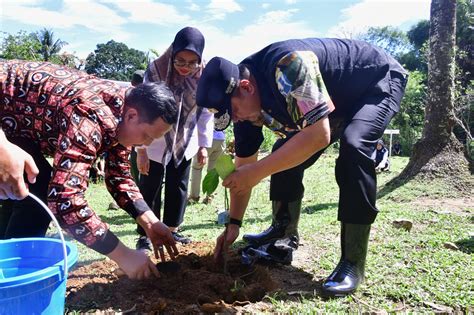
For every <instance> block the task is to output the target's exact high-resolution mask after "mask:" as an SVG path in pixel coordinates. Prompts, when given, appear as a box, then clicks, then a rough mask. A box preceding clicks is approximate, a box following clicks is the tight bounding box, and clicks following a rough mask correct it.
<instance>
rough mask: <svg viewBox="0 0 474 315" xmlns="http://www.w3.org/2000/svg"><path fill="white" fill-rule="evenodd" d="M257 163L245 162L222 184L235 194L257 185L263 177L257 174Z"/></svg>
mask: <svg viewBox="0 0 474 315" xmlns="http://www.w3.org/2000/svg"><path fill="white" fill-rule="evenodd" d="M254 165H255V164H245V165H242V166H240V167H239V168H238V169H236V170H235V171H234V172H233V173H231V174H230V175H228V176H227V177H226V178H225V179H224V181H223V182H222V185H223V186H224V187H226V188H229V189H230V192H231V193H233V194H238V195H240V194H242V193H245V192H247V191H249V190H250V189H252V188H253V187H254V186H256V185H257V184H258V183H259V182H260V180H261V178H260V177H258V176H257V175H256V174H257V172H256V170H255V167H254Z"/></svg>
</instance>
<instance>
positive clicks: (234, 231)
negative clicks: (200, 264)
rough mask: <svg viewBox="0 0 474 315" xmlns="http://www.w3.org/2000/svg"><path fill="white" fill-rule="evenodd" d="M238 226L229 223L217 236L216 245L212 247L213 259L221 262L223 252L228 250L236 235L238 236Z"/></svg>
mask: <svg viewBox="0 0 474 315" xmlns="http://www.w3.org/2000/svg"><path fill="white" fill-rule="evenodd" d="M239 232H240V227H239V226H238V225H235V224H229V225H228V226H227V227H226V229H225V231H224V232H222V234H221V235H219V237H218V238H217V241H216V247H215V248H214V260H215V261H216V262H218V263H219V262H221V261H222V260H223V256H224V254H226V253H227V252H228V251H229V247H230V245H232V244H233V243H234V242H235V240H236V239H237V237H239Z"/></svg>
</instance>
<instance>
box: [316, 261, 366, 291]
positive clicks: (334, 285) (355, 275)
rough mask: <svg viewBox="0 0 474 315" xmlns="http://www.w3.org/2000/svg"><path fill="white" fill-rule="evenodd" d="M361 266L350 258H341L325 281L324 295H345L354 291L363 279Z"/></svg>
mask: <svg viewBox="0 0 474 315" xmlns="http://www.w3.org/2000/svg"><path fill="white" fill-rule="evenodd" d="M363 279H364V275H363V274H361V272H360V268H358V267H357V265H356V264H354V263H351V262H350V261H348V260H341V261H340V262H339V264H337V266H336V268H335V269H334V271H333V272H332V273H331V275H330V276H329V277H328V278H327V279H326V281H324V283H323V287H322V289H323V291H322V292H323V296H325V297H344V296H347V295H349V294H351V293H352V292H354V291H355V290H356V289H357V287H358V286H359V284H360V283H361V282H362V281H363Z"/></svg>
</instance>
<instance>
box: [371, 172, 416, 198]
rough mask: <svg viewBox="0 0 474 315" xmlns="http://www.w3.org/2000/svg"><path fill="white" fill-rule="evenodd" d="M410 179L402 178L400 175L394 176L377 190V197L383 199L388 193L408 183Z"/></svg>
mask: <svg viewBox="0 0 474 315" xmlns="http://www.w3.org/2000/svg"><path fill="white" fill-rule="evenodd" d="M409 181H410V180H409V179H401V178H400V177H399V176H397V177H394V178H392V179H391V180H390V181H388V182H387V183H385V185H383V187H382V188H381V189H379V190H378V191H377V199H381V198H383V197H385V196H386V195H389V194H390V193H391V192H393V191H394V190H397V189H398V188H400V187H401V186H403V185H405V184H407V183H408V182H409Z"/></svg>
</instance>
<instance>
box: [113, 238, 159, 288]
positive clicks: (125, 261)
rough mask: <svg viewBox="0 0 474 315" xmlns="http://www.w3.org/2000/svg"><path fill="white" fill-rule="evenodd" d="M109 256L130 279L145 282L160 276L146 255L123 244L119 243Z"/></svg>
mask: <svg viewBox="0 0 474 315" xmlns="http://www.w3.org/2000/svg"><path fill="white" fill-rule="evenodd" d="M107 256H108V257H109V258H110V259H112V260H113V261H115V262H116V263H117V264H118V265H119V267H120V269H122V270H123V272H125V274H126V275H127V276H128V277H129V278H130V279H138V280H143V279H147V278H150V277H151V276H153V275H154V276H155V277H159V276H160V273H159V272H158V269H156V266H155V264H154V263H153V262H152V261H151V259H150V257H148V255H147V254H146V253H144V252H142V251H139V250H134V249H130V248H128V247H127V246H125V245H124V244H123V243H122V242H119V244H118V245H117V247H116V248H115V249H114V250H113V251H112V252H110V254H108V255H107Z"/></svg>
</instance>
